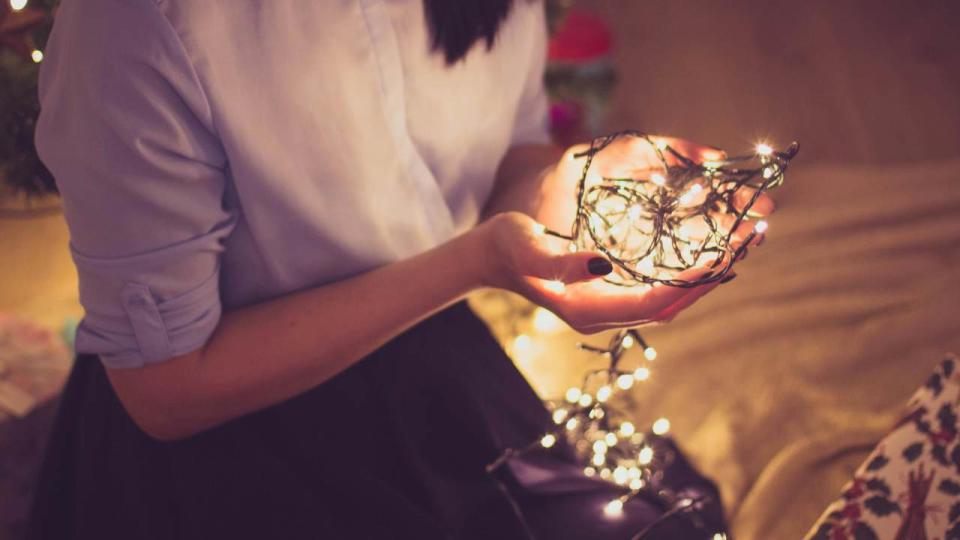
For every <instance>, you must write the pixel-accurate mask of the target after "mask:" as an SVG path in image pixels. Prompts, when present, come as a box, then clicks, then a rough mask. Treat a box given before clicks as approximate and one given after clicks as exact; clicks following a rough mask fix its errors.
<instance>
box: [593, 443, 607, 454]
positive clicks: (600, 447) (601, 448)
mask: <svg viewBox="0 0 960 540" xmlns="http://www.w3.org/2000/svg"><path fill="white" fill-rule="evenodd" d="M593 453H594V454H596V455H603V454H606V453H607V443H605V442H603V441H594V442H593Z"/></svg>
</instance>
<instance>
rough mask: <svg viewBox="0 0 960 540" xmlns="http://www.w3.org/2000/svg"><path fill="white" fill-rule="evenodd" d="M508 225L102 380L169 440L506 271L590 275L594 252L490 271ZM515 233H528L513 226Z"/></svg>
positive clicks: (312, 382)
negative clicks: (195, 347) (196, 347)
mask: <svg viewBox="0 0 960 540" xmlns="http://www.w3.org/2000/svg"><path fill="white" fill-rule="evenodd" d="M516 226H517V218H516V216H514V217H513V218H511V217H510V216H509V215H504V216H503V217H501V218H498V219H494V220H490V221H488V222H487V223H484V224H483V225H482V226H480V227H478V228H476V229H474V230H473V231H470V232H469V233H467V234H465V235H462V236H460V237H458V238H455V239H453V240H451V241H449V242H447V243H445V244H443V245H441V246H439V247H436V248H434V249H432V250H430V251H427V252H424V253H422V254H420V255H418V256H415V257H412V258H410V259H407V260H403V261H400V262H396V263H393V264H389V265H387V266H383V267H381V268H378V269H376V270H373V271H371V272H368V273H366V274H362V275H359V276H356V277H353V278H350V279H346V280H343V281H340V282H337V283H333V284H330V285H325V286H321V287H317V288H314V289H310V290H306V291H303V292H299V293H295V294H290V295H287V296H283V297H280V298H277V299H274V300H271V301H268V302H265V303H262V304H258V305H253V306H249V307H245V308H242V309H238V310H235V311H231V312H227V313H225V314H224V315H223V317H222V319H221V321H220V323H219V325H218V326H217V329H216V331H215V332H214V334H213V336H212V337H211V338H210V340H209V341H208V342H207V344H206V345H205V346H204V347H202V348H201V349H199V350H196V351H194V352H191V353H189V354H185V355H182V356H179V357H176V358H173V359H170V360H168V361H165V362H161V363H157V364H152V365H147V366H144V367H142V368H138V369H109V370H108V371H107V373H108V376H109V378H110V381H111V383H112V384H113V387H114V389H115V390H116V392H117V395H118V396H119V398H120V400H121V401H122V402H123V404H124V405H125V407H126V409H127V411H128V412H129V413H130V415H131V417H132V418H133V419H134V421H135V422H136V423H137V424H138V425H139V426H140V427H141V428H142V429H143V430H144V431H145V432H146V433H148V434H149V435H151V436H153V437H155V438H158V439H163V440H171V439H177V438H181V437H186V436H189V435H192V434H195V433H197V432H200V431H202V430H204V429H207V428H210V427H212V426H215V425H217V424H220V423H222V422H225V421H227V420H230V419H233V418H236V417H238V416H241V415H244V414H247V413H250V412H253V411H256V410H259V409H262V408H265V407H268V406H270V405H274V404H276V403H279V402H281V401H284V400H285V399H288V398H290V397H293V396H295V395H297V394H299V393H301V392H304V391H306V390H308V389H310V388H313V387H315V386H317V385H319V384H321V383H323V382H324V381H326V380H328V379H330V378H331V377H333V376H335V375H336V374H338V373H340V372H341V371H343V370H345V369H347V368H348V367H350V366H351V365H353V364H354V363H355V362H357V361H358V360H360V359H361V358H363V357H364V356H366V355H367V354H369V353H371V352H372V351H374V350H375V349H377V348H378V347H380V346H381V345H383V344H384V343H385V342H387V341H388V340H390V339H391V338H393V337H394V336H396V335H398V334H399V333H401V332H403V331H404V330H405V329H407V328H409V327H410V326H412V325H413V324H415V323H416V322H418V321H420V320H422V319H423V318H425V317H427V316H429V315H430V314H431V313H434V312H436V311H438V310H439V309H441V308H443V307H444V306H446V305H448V304H450V303H452V302H454V301H456V300H458V299H460V298H462V297H463V296H464V295H465V294H466V293H468V292H470V291H471V290H473V289H475V288H477V287H481V286H489V285H504V286H505V285H506V283H507V281H508V280H505V279H502V276H503V274H505V273H507V272H514V271H519V272H520V273H522V274H525V275H540V276H550V277H551V278H554V277H556V278H562V279H564V280H565V281H570V282H572V281H578V280H583V279H588V278H590V277H595V276H594V275H592V274H591V273H590V271H589V269H588V264H587V263H588V261H589V260H590V259H591V258H594V257H595V255H591V254H588V253H583V254H563V255H551V254H548V253H546V252H542V253H541V254H540V255H537V253H536V250H535V249H534V250H532V251H531V250H530V249H529V247H527V248H524V249H518V250H517V252H518V253H521V254H522V258H523V259H524V260H522V261H518V260H511V262H510V264H509V269H508V268H507V267H506V266H503V265H501V264H499V263H497V264H491V263H492V261H494V260H496V259H498V258H500V259H503V257H500V256H499V254H498V248H497V247H496V246H493V245H492V242H494V241H495V240H496V238H499V237H515V238H516V239H515V242H517V243H519V242H524V241H525V240H526V239H525V238H524V237H523V235H522V234H520V235H516V234H514V233H512V232H510V231H505V230H504V229H511V230H512V229H514V228H515V227H516ZM519 226H520V227H527V225H526V224H525V223H522V219H521V224H520V225H519ZM500 262H502V260H501V261H500ZM497 275H499V276H500V277H499V278H498V277H497ZM450 361H451V362H455V361H456V359H453V358H451V359H450Z"/></svg>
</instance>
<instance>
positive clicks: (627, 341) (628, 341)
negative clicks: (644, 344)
mask: <svg viewBox="0 0 960 540" xmlns="http://www.w3.org/2000/svg"><path fill="white" fill-rule="evenodd" d="M633 344H634V341H633V336H631V335H630V334H627V335H625V336H623V340H622V341H621V342H620V345H621V346H622V347H623V348H624V349H629V348H630V347H633Z"/></svg>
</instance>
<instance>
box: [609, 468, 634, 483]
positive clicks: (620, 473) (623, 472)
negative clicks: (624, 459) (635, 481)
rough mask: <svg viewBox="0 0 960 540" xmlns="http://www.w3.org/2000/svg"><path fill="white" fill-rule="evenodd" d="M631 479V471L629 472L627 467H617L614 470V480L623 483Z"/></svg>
mask: <svg viewBox="0 0 960 540" xmlns="http://www.w3.org/2000/svg"><path fill="white" fill-rule="evenodd" d="M629 479H630V473H628V472H627V468H626V467H617V468H616V469H614V470H613V481H614V482H616V483H618V484H620V485H623V484H626V483H627V480H629Z"/></svg>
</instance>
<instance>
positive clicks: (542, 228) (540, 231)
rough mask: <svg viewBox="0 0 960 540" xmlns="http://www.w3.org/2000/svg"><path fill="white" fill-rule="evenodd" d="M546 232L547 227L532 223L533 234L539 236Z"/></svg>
mask: <svg viewBox="0 0 960 540" xmlns="http://www.w3.org/2000/svg"><path fill="white" fill-rule="evenodd" d="M546 232H547V226H546V225H544V224H543V223H534V224H533V234H535V235H537V236H540V235H541V234H544V233H546Z"/></svg>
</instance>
